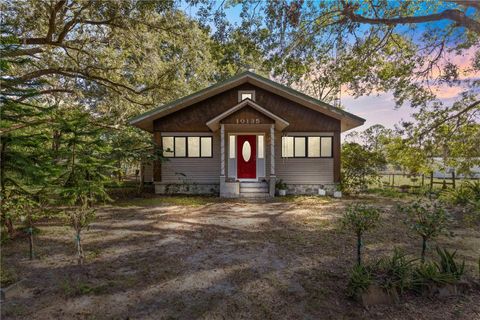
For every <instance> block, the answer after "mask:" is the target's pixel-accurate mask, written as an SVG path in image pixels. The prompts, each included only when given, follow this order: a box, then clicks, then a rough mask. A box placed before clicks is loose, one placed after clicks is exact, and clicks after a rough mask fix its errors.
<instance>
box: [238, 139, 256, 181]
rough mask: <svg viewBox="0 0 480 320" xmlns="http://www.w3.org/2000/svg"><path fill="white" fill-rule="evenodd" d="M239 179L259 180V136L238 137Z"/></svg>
mask: <svg viewBox="0 0 480 320" xmlns="http://www.w3.org/2000/svg"><path fill="white" fill-rule="evenodd" d="M237 178H238V179H256V178H257V136H237Z"/></svg>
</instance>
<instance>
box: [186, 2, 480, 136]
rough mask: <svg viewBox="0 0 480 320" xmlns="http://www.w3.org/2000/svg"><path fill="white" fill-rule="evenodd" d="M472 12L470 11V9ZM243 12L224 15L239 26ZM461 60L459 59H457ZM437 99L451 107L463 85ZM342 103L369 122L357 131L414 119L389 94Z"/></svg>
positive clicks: (346, 98)
mask: <svg viewBox="0 0 480 320" xmlns="http://www.w3.org/2000/svg"><path fill="white" fill-rule="evenodd" d="M218 3H219V6H221V5H222V4H223V3H224V2H220V1H219V2H218ZM450 5H452V4H448V3H447V2H445V3H443V4H442V6H443V7H444V9H448V8H449V6H450ZM182 9H183V10H184V11H185V12H186V13H187V14H188V15H190V16H191V17H194V16H195V15H196V13H197V8H196V7H192V6H190V5H186V4H184V5H182ZM469 10H470V9H469ZM240 12H241V6H239V5H236V6H230V7H229V8H228V9H227V10H225V13H226V15H227V19H228V20H229V21H230V22H231V23H233V24H238V23H240V21H241V19H240ZM471 13H473V12H471V10H470V11H467V14H471ZM448 23H449V22H447V21H445V20H442V21H439V22H435V23H430V24H429V26H430V27H432V26H433V27H435V28H442V27H444V26H445V25H446V24H448ZM416 27H417V29H416V31H417V32H415V33H416V34H418V35H420V34H422V32H423V31H425V30H426V24H419V25H417V26H416ZM212 28H214V25H212ZM399 28H402V26H399ZM474 53H475V52H474V51H473V50H470V52H467V53H466V55H465V56H463V57H462V56H454V54H453V53H452V54H451V57H449V59H452V60H453V62H455V63H458V64H460V65H467V64H469V63H470V61H469V60H470V59H471V58H472V57H473V55H474ZM458 59H460V60H458ZM468 77H472V75H469V76H468ZM473 77H475V78H479V77H480V75H479V74H476V75H473ZM436 89H437V97H438V98H439V99H440V100H441V101H442V102H443V103H444V104H447V105H448V104H451V103H453V102H454V101H455V100H456V98H457V97H458V96H459V94H460V93H461V92H462V91H463V90H462V88H461V86H457V87H455V86H454V87H437V88H436ZM341 104H342V105H343V106H345V108H346V111H348V112H351V113H353V114H355V115H358V116H360V117H362V118H364V119H366V122H365V124H364V125H363V126H361V127H358V128H356V129H355V130H357V131H362V130H365V129H366V128H368V127H370V126H372V125H375V124H381V125H383V126H385V127H387V128H392V129H393V128H394V126H395V124H398V123H399V122H401V121H402V120H403V121H409V120H412V116H411V115H412V113H413V112H414V110H413V109H412V108H410V107H409V106H408V105H404V106H401V107H396V106H395V101H394V99H393V95H392V93H389V92H386V93H380V94H373V95H370V96H362V97H359V98H354V97H353V96H351V95H348V93H343V94H342V98H341Z"/></svg>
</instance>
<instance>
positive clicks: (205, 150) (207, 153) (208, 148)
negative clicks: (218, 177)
mask: <svg viewBox="0 0 480 320" xmlns="http://www.w3.org/2000/svg"><path fill="white" fill-rule="evenodd" d="M200 142H201V143H200V155H201V157H202V158H210V157H212V137H201V138H200Z"/></svg>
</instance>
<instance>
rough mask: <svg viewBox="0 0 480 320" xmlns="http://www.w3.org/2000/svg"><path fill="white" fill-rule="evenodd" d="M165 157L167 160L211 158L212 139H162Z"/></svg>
mask: <svg viewBox="0 0 480 320" xmlns="http://www.w3.org/2000/svg"><path fill="white" fill-rule="evenodd" d="M162 145H163V156H164V157H167V158H171V157H175V158H185V157H187V158H210V157H212V137H168V136H167V137H162Z"/></svg>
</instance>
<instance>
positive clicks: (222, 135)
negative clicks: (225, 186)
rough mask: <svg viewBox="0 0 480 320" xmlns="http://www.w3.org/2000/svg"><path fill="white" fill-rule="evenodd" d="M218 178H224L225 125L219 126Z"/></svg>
mask: <svg viewBox="0 0 480 320" xmlns="http://www.w3.org/2000/svg"><path fill="white" fill-rule="evenodd" d="M220 176H222V177H224V176H225V125H224V124H223V123H222V124H221V126H220Z"/></svg>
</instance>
